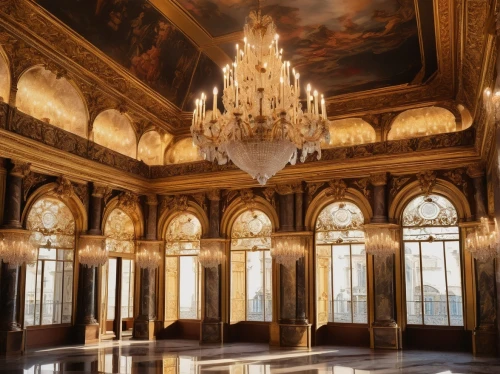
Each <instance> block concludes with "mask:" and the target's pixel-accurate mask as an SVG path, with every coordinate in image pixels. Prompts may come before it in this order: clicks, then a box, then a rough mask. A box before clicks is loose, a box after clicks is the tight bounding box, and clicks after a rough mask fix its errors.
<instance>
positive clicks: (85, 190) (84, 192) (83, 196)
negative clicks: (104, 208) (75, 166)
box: [73, 183, 89, 207]
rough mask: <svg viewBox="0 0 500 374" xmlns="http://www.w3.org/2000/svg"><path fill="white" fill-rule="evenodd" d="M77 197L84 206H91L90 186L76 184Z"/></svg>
mask: <svg viewBox="0 0 500 374" xmlns="http://www.w3.org/2000/svg"><path fill="white" fill-rule="evenodd" d="M73 189H74V191H75V194H76V196H78V198H79V199H80V201H81V202H82V204H83V206H85V207H88V205H89V186H88V185H87V184H86V183H85V184H81V183H76V184H75V185H74V186H73Z"/></svg>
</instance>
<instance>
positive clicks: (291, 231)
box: [271, 184, 311, 348]
mask: <svg viewBox="0 0 500 374" xmlns="http://www.w3.org/2000/svg"><path fill="white" fill-rule="evenodd" d="M276 192H277V193H278V195H279V218H280V229H279V232H277V233H275V234H274V238H273V240H274V242H275V245H276V244H277V243H278V242H279V241H285V240H287V239H290V240H297V241H300V242H301V244H302V245H304V246H305V247H307V241H308V237H309V233H305V232H304V214H303V210H304V199H303V194H304V191H303V188H302V185H301V184H295V185H278V186H276ZM306 263H307V259H306V257H302V258H300V259H299V260H298V261H297V262H296V263H295V264H294V265H292V266H288V267H287V266H284V265H279V292H280V295H279V301H280V302H279V306H278V312H279V314H278V316H279V321H278V324H279V326H278V328H276V326H271V344H277V345H279V346H282V347H295V348H309V347H310V346H311V325H310V324H309V322H308V319H307V292H306V291H307V288H306V287H307V285H306V276H307V275H306V272H307V267H306ZM276 332H278V336H273V334H276Z"/></svg>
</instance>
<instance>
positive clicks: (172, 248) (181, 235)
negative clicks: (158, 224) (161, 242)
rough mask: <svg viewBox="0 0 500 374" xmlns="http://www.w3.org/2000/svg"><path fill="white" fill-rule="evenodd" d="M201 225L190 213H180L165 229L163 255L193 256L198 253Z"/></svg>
mask: <svg viewBox="0 0 500 374" xmlns="http://www.w3.org/2000/svg"><path fill="white" fill-rule="evenodd" d="M201 234H202V232H201V223H200V221H199V220H198V218H196V217H195V216H194V215H193V214H191V213H180V214H178V215H177V216H175V217H174V218H173V219H172V221H171V222H170V223H169V225H168V227H167V233H166V236H165V240H166V244H165V253H166V254H167V255H178V254H194V255H197V254H198V253H199V251H200V240H201Z"/></svg>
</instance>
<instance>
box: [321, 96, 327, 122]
mask: <svg viewBox="0 0 500 374" xmlns="http://www.w3.org/2000/svg"><path fill="white" fill-rule="evenodd" d="M321 96H323V95H321ZM321 115H322V117H323V119H326V109H325V99H324V98H323V97H321Z"/></svg>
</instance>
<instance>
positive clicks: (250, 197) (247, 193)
mask: <svg viewBox="0 0 500 374" xmlns="http://www.w3.org/2000/svg"><path fill="white" fill-rule="evenodd" d="M239 193H240V198H241V201H243V204H245V206H246V207H247V208H252V207H254V206H255V196H254V193H253V191H252V190H251V189H249V188H247V189H243V190H239Z"/></svg>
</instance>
